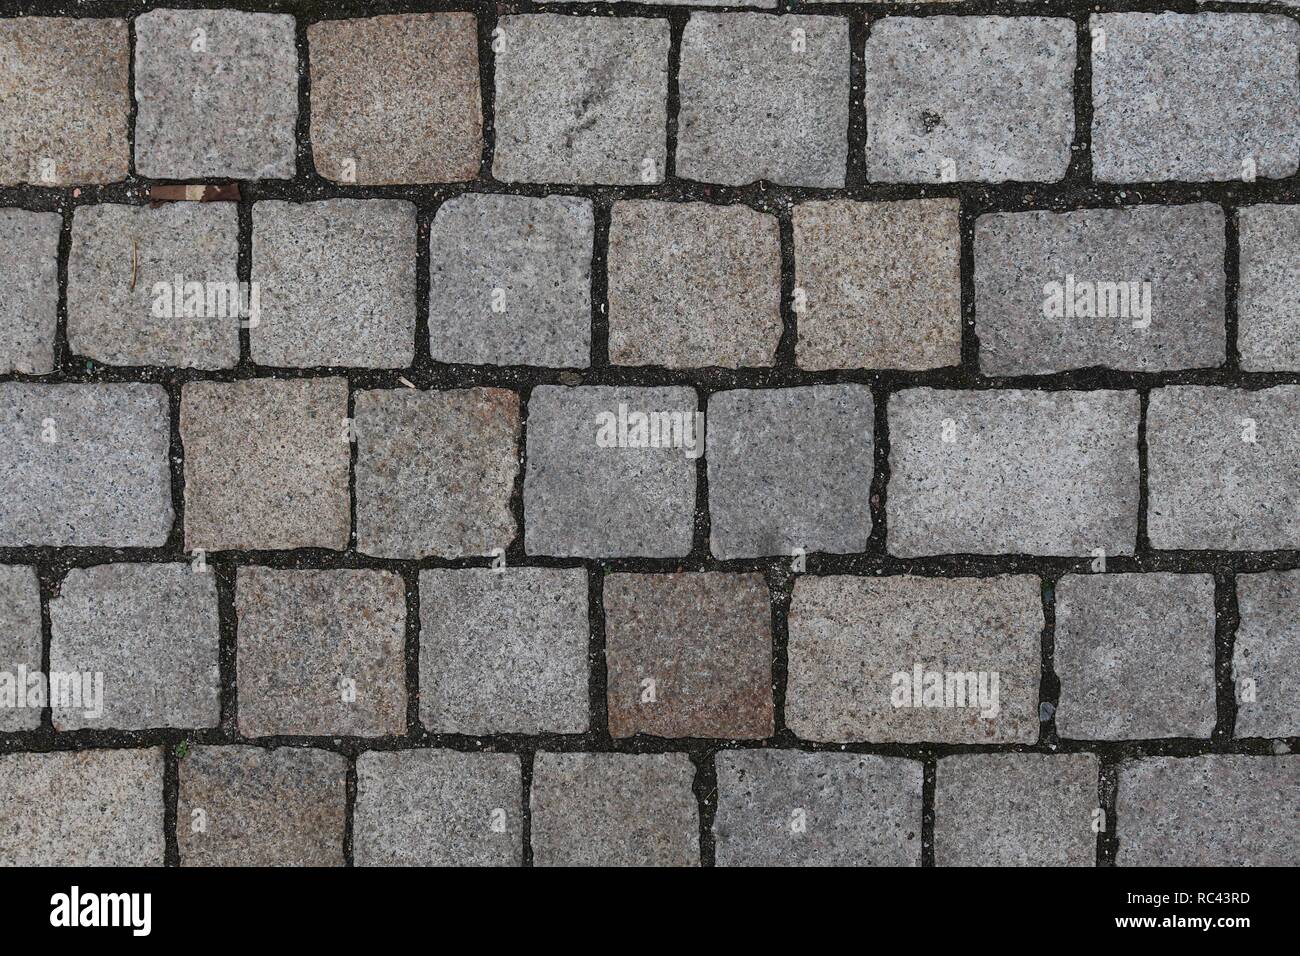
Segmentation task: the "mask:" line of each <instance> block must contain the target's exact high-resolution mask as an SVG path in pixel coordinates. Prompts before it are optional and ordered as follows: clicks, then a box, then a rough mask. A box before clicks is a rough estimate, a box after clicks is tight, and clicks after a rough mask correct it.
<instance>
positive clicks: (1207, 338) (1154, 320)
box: [975, 203, 1227, 375]
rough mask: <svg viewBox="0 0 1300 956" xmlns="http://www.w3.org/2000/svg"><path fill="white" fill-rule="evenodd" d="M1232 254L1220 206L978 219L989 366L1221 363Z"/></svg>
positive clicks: (992, 369) (1029, 371)
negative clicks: (1227, 256) (1227, 258)
mask: <svg viewBox="0 0 1300 956" xmlns="http://www.w3.org/2000/svg"><path fill="white" fill-rule="evenodd" d="M1223 246H1224V228H1223V210H1222V208H1221V207H1219V206H1215V205H1211V204H1209V203H1192V204H1189V205H1185V206H1130V207H1128V208H1125V209H1081V210H1078V211H1076V212H1066V213H1053V212H1045V211H1044V212H1025V213H998V214H994V215H989V216H981V217H980V218H979V219H978V220H977V221H976V223H975V331H976V334H977V335H978V336H979V340H980V352H979V355H980V370H981V371H982V372H984V373H985V374H988V375H1042V374H1047V373H1050V372H1060V371H1064V370H1066V369H1073V368H1086V367H1090V366H1104V367H1106V368H1115V369H1125V370H1132V371H1142V372H1150V371H1165V370H1170V369H1179V368H1212V367H1217V366H1219V365H1222V364H1223V362H1224V359H1225V357H1226V354H1227V353H1226V335H1227V333H1226V329H1225V325H1224V301H1225V299H1224V297H1225V292H1224V284H1225V280H1224V273H1223Z"/></svg>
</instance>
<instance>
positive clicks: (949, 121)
mask: <svg viewBox="0 0 1300 956" xmlns="http://www.w3.org/2000/svg"><path fill="white" fill-rule="evenodd" d="M1074 68H1075V26H1074V23H1073V22H1072V21H1070V20H1066V19H1063V18H1058V17H974V16H936V17H922V18H918V17H885V18H884V19H882V20H878V21H876V22H874V23H872V24H871V32H870V33H869V34H868V36H867V46H866V107H867V176H868V177H869V178H870V179H872V180H876V181H883V182H906V183H937V182H954V181H976V182H990V183H1000V182H1008V181H1017V182H1057V181H1058V180H1060V179H1062V178H1063V177H1064V176H1065V171H1066V169H1067V167H1068V166H1069V165H1070V156H1071V153H1070V144H1071V142H1072V141H1073V139H1074V88H1073V87H1074Z"/></svg>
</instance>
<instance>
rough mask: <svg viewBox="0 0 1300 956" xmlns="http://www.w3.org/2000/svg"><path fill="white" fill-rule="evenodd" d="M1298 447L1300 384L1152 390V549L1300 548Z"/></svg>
mask: <svg viewBox="0 0 1300 956" xmlns="http://www.w3.org/2000/svg"><path fill="white" fill-rule="evenodd" d="M1252 439H1253V440H1252ZM1297 449H1300V386H1295V385H1279V386H1277V387H1276V388H1265V389H1259V390H1257V391H1246V390H1243V389H1233V388H1210V387H1197V386H1190V385H1176V386H1169V387H1166V388H1157V389H1154V390H1153V391H1152V392H1151V403H1150V405H1149V407H1148V409H1147V484H1148V486H1149V489H1150V490H1149V498H1148V506H1147V507H1148V510H1147V528H1148V533H1149V534H1150V537H1151V546H1152V547H1153V548H1169V549H1175V548H1177V549H1190V550H1206V549H1223V550H1233V551H1268V550H1271V549H1274V548H1300V510H1297V509H1296V507H1295V503H1296V501H1297V500H1300V455H1298V454H1297Z"/></svg>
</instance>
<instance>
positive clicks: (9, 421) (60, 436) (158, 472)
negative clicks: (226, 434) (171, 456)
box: [0, 382, 173, 548]
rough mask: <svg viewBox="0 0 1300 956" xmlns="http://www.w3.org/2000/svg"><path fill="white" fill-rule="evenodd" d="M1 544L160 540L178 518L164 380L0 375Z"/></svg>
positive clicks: (123, 544) (147, 543) (148, 543)
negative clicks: (31, 380)
mask: <svg viewBox="0 0 1300 956" xmlns="http://www.w3.org/2000/svg"><path fill="white" fill-rule="evenodd" d="M0 433H3V434H4V435H5V436H6V441H5V442H4V443H3V445H0V547H22V546H25V545H53V546H82V547H113V548H127V547H142V548H148V547H158V546H160V545H162V544H164V543H165V542H166V541H167V536H168V534H169V533H170V532H171V528H172V519H173V513H172V492H171V469H170V467H169V465H168V461H167V453H168V442H169V428H168V409H167V393H166V392H164V391H163V389H162V388H161V387H160V386H158V385H136V384H122V385H116V384H114V385H108V384H86V385H29V384H24V383H21V382H8V383H5V384H0Z"/></svg>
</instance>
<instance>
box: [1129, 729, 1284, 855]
mask: <svg viewBox="0 0 1300 956" xmlns="http://www.w3.org/2000/svg"><path fill="white" fill-rule="evenodd" d="M1115 816H1116V826H1117V829H1118V836H1119V851H1118V853H1117V855H1116V859H1115V862H1116V864H1117V865H1118V866H1296V865H1297V864H1300V829H1298V828H1297V827H1296V825H1295V821H1296V818H1297V817H1300V757H1296V756H1285V757H1255V756H1243V755H1236V754H1207V755H1205V756H1202V757H1152V758H1148V759H1145V760H1136V761H1128V762H1125V763H1122V764H1120V771H1119V790H1118V793H1117V795H1116V798H1115Z"/></svg>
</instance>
